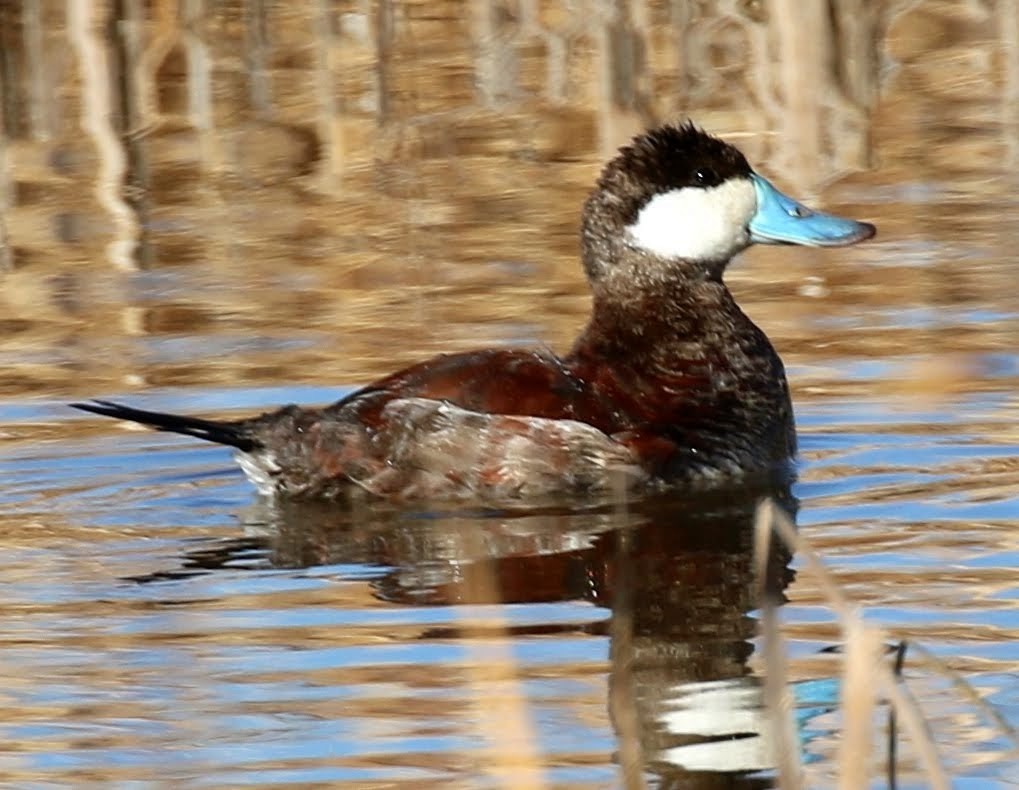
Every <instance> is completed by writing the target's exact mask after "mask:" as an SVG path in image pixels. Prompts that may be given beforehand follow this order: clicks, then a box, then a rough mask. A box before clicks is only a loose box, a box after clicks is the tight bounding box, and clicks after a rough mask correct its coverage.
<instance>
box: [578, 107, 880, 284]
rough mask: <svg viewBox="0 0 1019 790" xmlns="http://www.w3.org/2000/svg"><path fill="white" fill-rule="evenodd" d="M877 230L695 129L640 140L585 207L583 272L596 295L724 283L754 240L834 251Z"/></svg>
mask: <svg viewBox="0 0 1019 790" xmlns="http://www.w3.org/2000/svg"><path fill="white" fill-rule="evenodd" d="M873 234H874V228H873V226H872V225H867V224H866V223H859V222H855V221H853V220H845V219H840V218H838V217H832V216H831V215H827V214H821V213H819V212H814V211H811V210H810V209H808V208H806V207H805V206H802V205H801V204H799V203H797V202H796V201H794V200H792V199H791V198H788V197H786V196H785V195H783V194H782V193H780V192H778V190H776V189H775V188H774V187H773V186H772V185H771V184H770V183H769V182H768V181H767V180H766V179H764V178H762V177H761V176H759V175H758V174H757V173H755V172H754V171H753V169H752V168H751V167H750V165H749V164H748V163H747V160H746V158H745V157H744V156H743V154H741V153H740V152H739V151H738V150H737V149H736V148H735V147H733V146H731V145H729V144H728V143H726V142H724V141H722V140H720V139H718V138H717V137H712V136H711V135H709V134H707V133H706V132H704V131H702V130H700V129H698V128H697V127H695V126H694V125H693V124H692V123H685V124H682V125H680V126H663V127H660V128H658V129H654V130H652V131H649V132H646V133H644V134H642V135H640V136H639V137H637V138H635V139H634V140H633V141H632V142H631V143H630V144H629V145H627V146H626V147H624V148H622V149H620V151H619V154H618V155H617V156H616V157H615V159H613V160H612V161H611V162H609V163H608V164H607V165H606V166H605V169H604V170H603V171H602V174H601V177H600V178H599V179H598V183H597V185H596V187H595V190H594V191H593V192H592V193H591V196H590V197H589V198H588V200H587V203H586V204H585V206H584V216H583V224H582V232H581V245H582V255H583V261H584V268H585V270H586V271H587V276H588V278H589V279H590V280H591V283H592V285H593V287H594V288H595V290H596V292H602V293H605V292H612V291H613V290H616V289H617V288H618V289H625V290H633V289H634V288H636V289H638V290H643V291H646V290H647V288H648V287H651V288H654V287H655V286H656V285H660V284H662V283H664V282H669V281H675V280H677V279H694V280H696V279H704V278H711V279H718V278H719V277H721V274H722V271H723V270H724V268H725V265H726V264H727V263H728V262H729V260H730V259H731V258H732V257H733V256H734V255H736V254H737V253H738V252H740V251H742V250H743V249H745V248H746V247H748V246H749V245H750V244H752V243H754V242H761V243H769V244H776V243H782V244H807V245H814V246H835V245H844V244H852V243H855V242H857V241H861V240H863V239H865V238H870V236H872V235H873Z"/></svg>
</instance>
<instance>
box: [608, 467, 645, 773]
mask: <svg viewBox="0 0 1019 790" xmlns="http://www.w3.org/2000/svg"><path fill="white" fill-rule="evenodd" d="M614 488H615V498H614V501H615V503H616V508H615V510H616V516H617V519H618V522H617V523H619V524H620V525H622V526H620V527H619V528H618V529H617V531H616V567H617V577H616V583H615V591H616V592H615V595H614V596H613V603H612V619H611V620H610V622H609V644H610V651H611V656H612V659H611V660H612V670H611V672H612V677H613V682H612V683H611V684H610V687H609V711H610V713H611V716H612V721H613V724H614V726H615V728H616V737H617V739H618V742H619V773H620V779H621V786H622V787H624V788H626V790H644V787H645V783H644V771H643V769H644V752H643V749H642V748H641V743H640V721H639V718H638V715H637V706H636V694H635V692H634V687H633V668H634V644H633V595H632V592H633V583H634V582H633V563H632V559H633V554H632V545H631V544H632V535H631V529H632V525H631V523H630V520H629V519H628V518H627V517H626V516H627V511H628V499H627V489H626V476H625V474H624V473H622V472H620V473H619V474H618V475H616V476H615V480H614Z"/></svg>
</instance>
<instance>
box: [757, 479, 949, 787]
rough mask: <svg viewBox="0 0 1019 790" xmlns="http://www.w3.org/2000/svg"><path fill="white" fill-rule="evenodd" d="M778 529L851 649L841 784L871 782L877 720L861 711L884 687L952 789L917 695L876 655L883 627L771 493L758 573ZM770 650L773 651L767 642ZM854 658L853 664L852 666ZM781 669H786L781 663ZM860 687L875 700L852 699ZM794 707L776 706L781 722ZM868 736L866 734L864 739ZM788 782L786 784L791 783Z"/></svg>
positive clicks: (925, 763)
mask: <svg viewBox="0 0 1019 790" xmlns="http://www.w3.org/2000/svg"><path fill="white" fill-rule="evenodd" d="M772 534H775V535H777V536H778V537H779V538H780V539H781V540H782V541H783V542H784V543H785V544H786V545H787V546H788V547H789V550H790V551H792V552H794V553H795V554H798V555H800V556H802V557H803V559H804V562H805V563H806V566H807V568H808V570H810V572H811V573H813V574H814V576H815V577H816V579H817V581H818V584H819V586H820V588H821V591H822V592H823V594H824V595H825V597H826V599H827V601H828V604H829V606H831V608H832V610H833V611H834V613H835V615H836V617H837V619H838V621H839V624H840V626H841V627H842V633H843V635H844V641H845V642H846V644H847V653H846V657H845V659H844V660H845V662H846V664H847V666H846V669H845V671H844V673H843V686H842V710H843V722H844V724H843V726H844V729H845V732H844V737H848V738H849V739H850V740H851V743H850V744H849V745H845V744H843V748H842V749H841V750H840V753H839V765H838V766H837V769H838V771H839V774H840V776H841V777H842V781H840V786H842V787H860V786H866V784H867V781H866V778H868V777H867V774H866V769H865V768H864V769H863V770H864V773H863V774H862V776H863V777H864V778H863V779H862V780H861V779H860V776H861V774H860V771H861V765H863V766H865V765H866V761H865V760H864V759H862V758H861V749H867V750H868V751H869V745H870V743H871V740H870V738H869V735H868V733H869V731H870V727H871V724H870V722H869V721H868V722H867V723H863V722H862V721H861V720H860V717H861V716H866V717H867V718H868V720H870V719H872V716H873V700H874V699H875V698H876V697H875V693H876V692H880V693H883V694H884V695H886V696H887V697H888V698H889V700H890V702H891V704H892V705H893V706H894V708H895V711H896V713H897V714H898V717H899V718H901V720H902V723H903V724H904V726H905V729H906V730H907V731H908V732H909V735H910V738H911V739H912V741H913V744H914V746H915V748H916V750H917V753H918V755H919V759H920V764H921V766H922V767H923V770H924V771H925V772H926V774H927V778H928V781H929V783H930V787H932V788H934V790H948V788H949V787H950V782H949V779H948V776H947V774H946V773H945V769H944V767H943V766H942V764H941V760H940V757H939V755H938V750H937V746H936V745H935V743H934V740H933V738H932V736H931V733H930V731H929V730H928V728H927V726H926V722H925V721H924V718H923V714H922V712H921V711H920V709H919V707H918V706H917V704H916V701H915V700H914V699H913V698H912V697H911V696H910V695H909V693H908V692H907V691H906V689H905V687H904V686H901V685H899V684H898V682H897V681H896V678H895V676H894V674H893V673H892V670H891V668H890V667H889V666H887V665H886V664H884V663H882V662H878V661H875V660H873V645H875V644H883V643H884V638H883V635H882V632H881V631H880V630H879V629H877V628H874V627H873V626H869V625H867V624H866V623H864V622H863V619H862V617H861V616H860V614H859V612H858V611H857V610H856V609H855V608H854V607H853V606H851V605H850V604H849V602H848V600H847V599H846V597H845V595H844V594H843V592H842V591H841V590H840V589H839V586H838V583H837V581H836V580H835V578H834V576H833V575H832V574H831V572H830V571H829V570H828V569H827V568H826V567H825V565H824V563H823V562H822V561H821V558H820V556H819V555H818V553H817V552H816V551H815V550H814V549H813V548H812V547H811V546H810V544H809V543H808V542H807V541H806V540H805V539H804V538H803V536H801V535H799V534H798V533H797V532H796V528H795V527H794V526H793V524H792V521H790V519H789V518H788V517H787V516H786V515H785V514H784V513H783V512H782V511H781V509H780V508H779V507H778V506H777V505H776V504H775V503H774V502H772V501H771V500H770V499H769V500H765V501H763V502H762V503H761V504H760V505H759V506H758V510H757V517H756V536H755V541H754V548H755V551H756V555H755V558H754V564H755V567H756V569H757V573H758V578H763V573H764V569H765V568H766V567H767V560H768V558H767V547H768V545H769V539H770V537H771V535H772ZM767 637H768V634H767V633H766V634H765V638H766V639H767ZM765 652H766V653H767V648H766V649H765ZM850 663H852V664H853V666H850ZM767 671H768V674H771V671H772V670H771V667H770V666H769V667H768V669H767ZM777 671H780V672H781V671H783V670H782V668H779V669H778V670H777ZM864 680H865V681H866V685H861V686H859V687H858V686H857V684H858V683H861V681H864ZM860 693H862V694H863V695H865V697H869V698H870V699H869V701H868V700H867V699H863V700H851V699H850V696H849V695H850V694H853V695H857V694H860ZM790 713H791V711H785V710H782V709H778V710H776V709H774V708H773V709H772V715H773V717H775V718H779V717H781V719H780V720H779V721H777V722H776V728H781V727H788V726H790V719H791V716H790ZM783 719H784V721H783ZM865 738H866V740H864V739H865ZM850 761H853V762H850ZM782 786H783V787H786V785H782ZM791 786H797V785H791Z"/></svg>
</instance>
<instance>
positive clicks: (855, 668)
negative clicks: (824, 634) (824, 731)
mask: <svg viewBox="0 0 1019 790" xmlns="http://www.w3.org/2000/svg"><path fill="white" fill-rule="evenodd" d="M843 628H844V631H843V633H844V635H845V643H846V649H845V658H844V659H843V661H842V737H841V739H840V740H839V752H838V765H839V787H840V788H842V790H856V788H859V787H866V786H867V785H868V784H869V783H870V781H869V780H870V757H871V752H872V751H873V743H874V741H873V736H874V713H875V710H876V708H877V688H878V684H877V668H878V666H879V665H880V661H881V657H882V652H883V648H884V643H883V642H882V639H881V632H880V631H879V630H878V629H876V628H870V627H868V626H867V625H865V624H864V623H863V621H862V620H860V619H856V618H854V619H853V620H851V621H849V622H847V623H845V624H844V626H843Z"/></svg>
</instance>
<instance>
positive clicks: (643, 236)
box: [627, 178, 757, 261]
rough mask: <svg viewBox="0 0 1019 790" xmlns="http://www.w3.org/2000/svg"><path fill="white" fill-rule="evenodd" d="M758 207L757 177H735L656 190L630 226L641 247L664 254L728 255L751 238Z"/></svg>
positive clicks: (696, 257) (708, 258) (706, 257)
mask: <svg viewBox="0 0 1019 790" xmlns="http://www.w3.org/2000/svg"><path fill="white" fill-rule="evenodd" d="M756 211H757V194H756V192H755V190H754V185H753V182H751V181H750V179H749V178H733V179H730V180H728V181H725V182H724V183H721V184H719V185H718V186H716V187H709V188H707V189H698V188H695V187H684V188H683V189H675V190H672V191H671V192H663V193H662V194H660V195H656V196H655V197H653V198H652V199H651V200H650V201H648V203H647V205H646V206H644V208H642V209H641V211H640V214H638V215H637V220H636V222H634V223H633V224H632V225H630V226H629V227H628V228H627V232H628V233H629V235H630V240H631V241H632V242H633V243H634V244H636V245H637V246H638V247H641V248H643V249H645V250H647V251H648V252H651V253H653V254H655V255H658V256H660V257H662V258H682V259H684V260H688V261H718V260H727V259H728V258H730V257H732V256H733V255H735V254H736V253H737V252H739V251H740V250H742V249H743V248H744V247H746V246H747V244H749V241H750V238H749V234H748V232H747V225H748V224H749V222H750V220H751V218H752V217H753V216H754V212H756Z"/></svg>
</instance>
